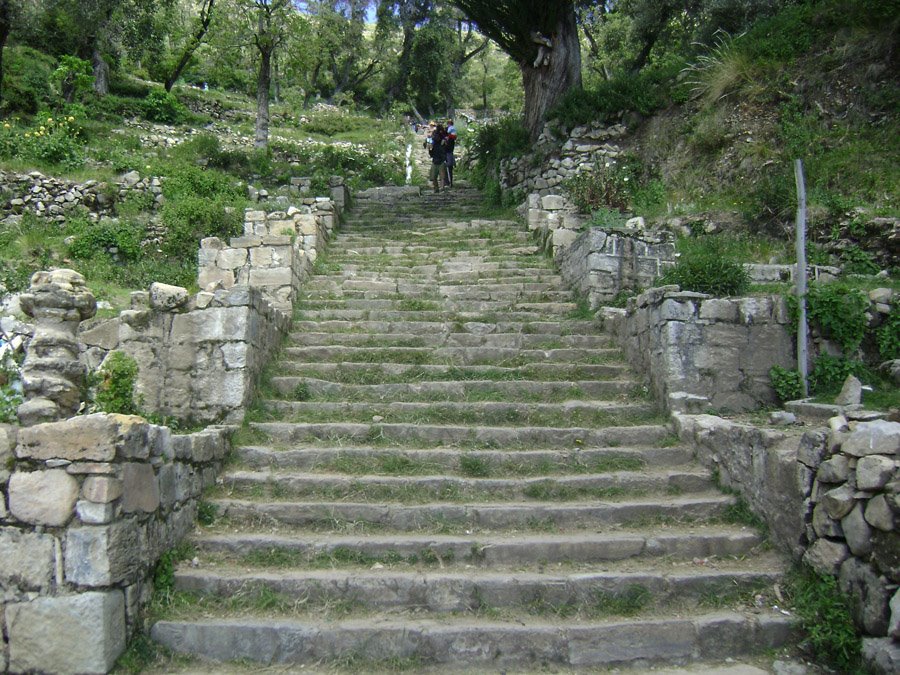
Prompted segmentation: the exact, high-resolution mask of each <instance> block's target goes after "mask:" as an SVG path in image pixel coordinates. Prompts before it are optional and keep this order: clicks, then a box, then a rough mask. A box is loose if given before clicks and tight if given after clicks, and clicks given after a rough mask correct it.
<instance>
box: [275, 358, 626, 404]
mask: <svg viewBox="0 0 900 675" xmlns="http://www.w3.org/2000/svg"><path fill="white" fill-rule="evenodd" d="M279 367H280V370H281V372H283V373H290V374H289V375H282V376H275V377H272V378H271V380H270V381H271V384H272V385H273V386H274V387H275V389H276V390H277V391H278V392H279V393H280V395H281V396H284V397H287V398H292V397H293V398H296V397H298V392H300V394H302V387H303V386H305V380H307V379H308V378H314V379H327V380H331V381H332V382H334V383H335V384H340V383H346V384H353V385H361V386H369V385H374V384H415V383H422V384H426V383H438V382H440V383H442V385H446V388H447V390H448V391H451V392H452V391H454V390H455V389H456V388H458V387H459V386H463V385H465V383H466V382H471V381H493V382H498V383H499V382H520V381H528V380H532V381H533V380H541V381H545V382H572V381H580V380H579V378H590V379H592V380H601V379H602V380H605V381H606V383H605V385H603V386H600V385H597V388H596V389H595V390H596V391H598V392H602V393H598V395H599V396H604V397H606V396H612V395H629V394H631V393H632V392H636V391H637V389H636V388H637V386H638V385H637V383H636V382H635V381H634V380H627V379H624V376H625V375H626V374H627V373H628V371H627V370H626V369H625V368H624V366H622V365H620V364H606V365H581V364H576V365H567V364H564V363H533V364H528V365H525V366H522V367H519V368H501V367H498V366H444V365H429V364H424V365H410V364H403V363H292V362H281V363H280V364H279ZM298 387H301V389H298ZM431 391H434V389H431Z"/></svg>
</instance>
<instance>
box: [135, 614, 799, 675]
mask: <svg viewBox="0 0 900 675" xmlns="http://www.w3.org/2000/svg"><path fill="white" fill-rule="evenodd" d="M790 634H791V622H790V620H789V619H788V618H787V617H784V616H781V615H779V614H776V613H764V614H758V615H753V614H751V615H743V614H739V613H734V612H716V613H711V614H701V615H698V616H693V617H691V618H682V617H677V616H676V617H662V618H649V617H648V618H644V619H641V620H635V619H632V620H628V619H619V620H612V621H604V622H577V623H571V624H562V625H561V623H560V621H559V620H558V619H554V620H552V621H539V620H538V621H532V622H527V623H520V622H488V621H479V620H475V619H463V618H460V619H454V620H448V619H442V620H440V621H426V620H417V621H403V620H398V619H393V620H392V619H390V618H388V617H385V618H384V619H382V620H380V621H377V622H373V621H368V620H357V621H344V622H340V623H326V624H323V623H322V622H321V621H315V622H309V623H304V622H299V621H291V620H270V619H265V618H254V617H244V618H233V619H204V620H200V621H193V622H188V621H160V622H157V623H156V624H155V625H154V626H153V629H152V632H151V637H152V638H153V639H154V640H156V641H157V642H159V643H161V644H162V645H163V646H165V647H167V648H168V649H171V650H172V651H174V652H176V653H181V654H192V655H194V656H198V657H201V658H204V659H210V660H214V661H238V660H242V661H255V662H261V663H280V664H316V665H319V664H322V663H327V662H329V661H341V662H343V661H344V660H346V658H347V656H348V655H353V654H363V655H365V658H366V659H367V661H368V663H370V664H377V663H379V662H382V663H388V662H393V663H396V662H398V661H401V662H405V661H410V662H414V663H427V664H431V665H445V666H447V667H453V668H459V667H475V668H485V669H491V670H494V669H496V668H509V667H534V666H535V665H536V664H547V665H550V666H571V667H576V668H585V667H591V666H627V665H637V664H640V665H648V664H663V663H684V662H687V661H690V660H695V659H724V658H725V657H735V656H740V655H744V654H751V653H760V652H762V651H765V650H768V649H773V648H777V647H780V646H782V645H784V644H785V643H787V641H788V640H789V638H790Z"/></svg>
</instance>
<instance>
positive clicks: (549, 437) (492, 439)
mask: <svg viewBox="0 0 900 675" xmlns="http://www.w3.org/2000/svg"><path fill="white" fill-rule="evenodd" d="M250 427H251V428H252V429H255V430H257V431H260V432H262V433H264V434H266V435H267V436H268V437H269V438H271V439H272V440H273V441H274V442H276V443H287V444H295V443H304V442H309V441H313V440H316V439H318V440H323V441H329V442H337V441H348V442H353V443H360V442H363V443H365V442H372V441H373V440H378V441H381V442H386V443H401V444H402V443H407V444H409V443H412V444H416V445H435V446H437V445H456V446H476V447H477V446H482V447H485V446H488V447H504V446H505V447H509V446H523V445H524V446H528V447H531V448H538V447H553V448H566V447H569V448H572V447H588V448H592V447H607V446H609V445H612V444H619V445H643V444H650V443H658V442H659V441H661V440H662V439H664V438H667V437H668V436H669V429H668V427H666V426H663V425H661V424H651V425H634V426H620V427H606V428H601V429H593V428H580V427H563V428H552V427H491V426H471V425H464V426H450V425H426V424H420V425H415V424H354V423H345V424H341V423H331V424H329V423H321V424H302V423H294V424H292V423H288V422H251V423H250Z"/></svg>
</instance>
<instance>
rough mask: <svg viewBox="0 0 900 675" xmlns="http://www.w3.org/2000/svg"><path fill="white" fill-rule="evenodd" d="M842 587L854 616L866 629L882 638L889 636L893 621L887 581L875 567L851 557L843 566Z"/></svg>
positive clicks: (866, 631)
mask: <svg viewBox="0 0 900 675" xmlns="http://www.w3.org/2000/svg"><path fill="white" fill-rule="evenodd" d="M838 581H839V583H840V587H841V590H842V591H843V592H844V594H845V595H846V596H847V597H848V599H849V600H850V611H851V613H852V614H853V618H854V619H855V620H856V622H857V623H858V624H859V625H861V626H862V627H863V629H864V632H865V633H867V634H869V635H877V636H879V637H881V636H884V635H887V630H888V624H889V622H890V609H889V603H890V599H891V593H889V592H888V586H887V580H886V579H885V578H884V577H882V576H880V575H878V574H877V573H876V572H875V570H874V569H872V566H871V565H869V564H868V563H865V562H863V561H861V560H859V559H857V558H848V559H847V560H845V561H844V563H843V564H842V565H841V572H840V576H839V577H838Z"/></svg>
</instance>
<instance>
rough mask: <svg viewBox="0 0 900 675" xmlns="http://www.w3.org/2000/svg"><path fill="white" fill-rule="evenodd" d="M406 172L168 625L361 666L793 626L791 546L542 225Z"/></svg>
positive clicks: (356, 216) (376, 215) (262, 426)
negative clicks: (626, 350)
mask: <svg viewBox="0 0 900 675" xmlns="http://www.w3.org/2000/svg"><path fill="white" fill-rule="evenodd" d="M395 192H396V193H398V194H396V195H395V196H394V197H393V198H390V195H391V194H392V193H391V192H390V191H386V192H379V191H375V192H373V193H371V196H369V197H363V198H360V199H359V200H358V202H357V204H356V205H355V208H354V210H353V211H352V212H351V213H350V214H349V218H348V222H347V223H346V225H345V226H344V228H343V229H342V231H341V233H340V234H339V235H338V237H337V238H336V240H335V241H334V242H333V244H332V247H331V250H330V252H329V254H328V255H327V259H326V260H321V261H319V264H318V265H317V270H318V272H317V274H316V276H315V277H314V278H313V279H312V281H311V283H309V284H308V286H307V287H306V288H305V289H304V291H303V293H304V297H303V299H302V302H301V304H300V308H299V310H298V312H297V316H296V320H295V325H294V331H293V333H292V335H291V338H290V340H289V342H288V343H287V345H286V346H285V347H284V349H283V352H282V353H281V354H280V356H279V358H278V359H277V361H276V363H275V364H274V366H273V368H272V369H271V373H270V377H269V378H268V380H267V382H266V383H265V384H264V393H263V397H264V400H262V401H261V402H260V404H259V405H258V406H257V409H255V410H254V411H252V413H251V416H250V419H251V421H250V422H249V424H248V426H247V428H246V429H245V430H243V431H242V432H241V434H240V438H239V439H238V447H237V450H236V457H235V461H234V462H233V463H232V464H231V465H230V467H229V468H228V469H227V471H226V472H225V474H224V475H223V476H222V478H221V481H220V485H219V487H218V489H217V492H216V494H215V495H214V496H213V497H211V498H210V500H211V502H212V503H213V504H214V505H215V507H216V512H217V517H216V519H215V520H214V522H213V523H212V524H210V525H207V526H205V527H203V528H201V529H200V530H199V531H198V533H197V534H196V535H195V536H194V538H193V541H192V544H193V546H194V548H195V553H194V555H196V557H195V558H194V560H193V561H192V562H183V563H181V564H180V565H179V567H178V569H177V571H176V588H177V591H178V592H177V594H176V597H175V598H174V599H173V601H172V602H171V603H170V604H169V607H168V610H167V616H166V618H165V619H164V620H160V621H158V622H157V623H156V624H155V626H154V627H153V630H152V635H153V638H154V639H155V640H157V641H158V642H160V643H162V644H163V645H165V646H166V647H169V648H170V649H172V650H174V651H175V652H178V653H185V654H189V655H193V656H196V657H200V658H203V659H212V660H216V661H235V660H238V661H240V660H249V661H253V662H263V663H277V664H293V665H294V666H296V667H300V666H303V667H307V668H308V667H314V666H324V667H328V668H330V669H331V668H337V669H342V668H343V669H347V670H350V671H355V672H370V671H372V670H376V669H379V668H388V669H398V670H404V669H405V670H417V669H425V668H431V669H438V670H444V669H451V668H455V669H459V668H467V669H471V672H499V671H500V670H501V669H508V668H514V669H517V670H518V672H521V671H522V669H535V670H537V669H540V668H542V667H553V668H558V667H574V668H580V667H611V666H617V667H629V666H632V667H639V666H648V665H656V664H680V663H687V662H691V661H698V660H702V661H711V662H716V661H724V660H725V659H726V658H735V657H738V658H740V657H742V656H750V655H753V654H759V653H762V652H764V651H765V650H768V649H771V648H773V647H778V646H781V645H783V644H784V643H785V642H786V641H787V640H788V638H789V634H790V625H789V623H788V620H787V618H786V617H784V616H782V615H781V614H779V613H777V612H773V611H772V610H771V609H770V608H769V605H770V604H771V603H768V602H767V600H768V595H769V594H771V592H772V589H773V586H774V585H775V584H776V583H778V580H779V578H780V574H781V569H782V563H781V560H780V559H779V558H778V557H777V556H776V555H775V554H774V553H773V552H771V551H769V550H768V548H767V547H766V546H765V544H764V542H763V538H762V537H761V535H760V534H759V533H758V532H757V531H755V530H753V529H752V528H750V527H748V526H746V525H741V524H740V522H738V519H737V518H736V516H735V512H736V511H737V510H736V509H735V508H734V500H733V498H732V497H730V496H727V495H723V494H721V493H720V492H719V491H718V490H717V489H716V488H715V487H714V485H713V481H712V477H711V476H710V475H709V473H708V472H707V471H705V470H704V469H703V468H702V467H700V466H698V465H696V464H695V463H694V462H693V460H692V455H691V452H690V451H689V450H688V449H687V448H685V447H683V446H680V445H679V444H678V442H677V439H676V438H674V437H673V436H672V434H671V431H670V428H669V427H668V425H667V420H666V417H665V416H663V415H661V414H660V413H659V411H657V410H655V409H654V407H653V405H652V403H651V402H650V401H648V400H646V398H645V397H644V396H643V395H642V392H641V389H640V387H639V386H638V385H637V384H636V383H635V382H634V381H633V380H631V379H630V376H629V371H628V369H627V367H626V366H625V365H624V364H623V363H622V361H621V356H620V353H619V351H618V350H617V349H616V348H615V347H614V345H613V344H612V342H611V341H610V339H609V338H608V337H607V336H606V335H604V334H603V332H602V330H600V327H599V326H598V325H597V323H596V322H595V321H593V320H591V319H590V315H589V313H587V312H584V311H582V310H581V309H580V308H579V305H578V303H577V302H576V301H575V298H573V296H572V294H571V293H570V292H569V291H568V290H567V289H566V288H565V287H564V285H563V283H562V282H561V280H560V277H559V276H558V275H557V274H556V273H555V272H554V270H553V268H552V265H551V262H550V261H549V260H548V259H546V257H544V256H543V255H541V254H540V253H538V251H537V250H536V249H535V247H534V246H533V244H532V241H531V240H530V238H529V236H528V234H527V233H526V232H524V231H523V230H522V228H521V227H519V226H518V225H516V224H515V223H513V222H507V221H500V220H486V219H479V218H481V217H482V216H480V214H481V213H483V210H484V207H483V205H482V204H481V202H480V200H479V197H478V195H477V194H476V193H475V192H474V191H472V190H468V189H463V188H460V189H454V190H453V191H451V192H449V193H448V192H445V193H441V194H430V193H429V194H423V195H421V196H418V195H410V194H408V193H406V192H405V191H404V190H396V191H395Z"/></svg>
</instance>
